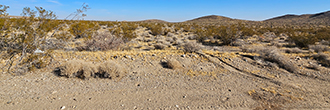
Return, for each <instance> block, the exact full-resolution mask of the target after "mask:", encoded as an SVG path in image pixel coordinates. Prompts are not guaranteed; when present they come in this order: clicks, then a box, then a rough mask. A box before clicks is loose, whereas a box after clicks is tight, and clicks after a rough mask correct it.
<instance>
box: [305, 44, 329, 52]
mask: <svg viewBox="0 0 330 110" xmlns="http://www.w3.org/2000/svg"><path fill="white" fill-rule="evenodd" d="M308 48H309V49H312V50H314V51H315V52H325V51H329V50H330V49H329V47H328V46H327V45H309V46H308Z"/></svg>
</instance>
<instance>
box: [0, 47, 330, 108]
mask: <svg viewBox="0 0 330 110" xmlns="http://www.w3.org/2000/svg"><path fill="white" fill-rule="evenodd" d="M209 55H210V54H204V55H201V54H182V53H176V54H163V53H158V54H155V55H154V54H144V55H138V54H136V55H131V56H130V57H132V58H126V57H124V56H119V57H118V58H116V59H114V60H117V61H118V62H122V63H123V66H125V68H126V69H127V70H128V73H127V75H126V76H125V77H123V78H122V79H120V80H111V79H103V78H91V79H87V80H83V79H78V78H66V77H59V76H57V75H55V74H54V73H53V72H52V69H54V68H51V69H45V70H38V71H35V72H33V73H28V74H26V75H23V76H11V75H9V74H1V75H0V85H1V89H0V108H1V109H4V110H9V109H27V110H31V109H77V110H80V109H235V110H239V109H241V110H246V109H323V110H326V109H330V80H329V79H330V77H329V76H330V73H329V72H328V71H326V70H327V69H325V70H322V71H313V70H309V69H306V70H305V69H304V70H305V72H309V74H315V75H316V76H318V77H314V76H313V75H299V74H294V73H290V72H288V71H285V70H284V69H281V68H269V67H264V66H262V65H257V64H256V60H253V59H251V58H249V57H246V56H244V55H242V54H240V53H227V54H213V55H214V56H209ZM164 57H165V58H164ZM170 58H172V59H176V60H178V61H179V62H181V64H182V66H183V69H177V70H173V69H169V68H166V67H165V66H164V65H162V63H161V62H162V61H163V60H166V59H170ZM304 60H305V59H303V60H302V61H304ZM297 63H299V62H297ZM302 67H303V66H302Z"/></svg>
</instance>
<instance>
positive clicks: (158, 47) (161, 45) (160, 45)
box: [154, 43, 166, 50]
mask: <svg viewBox="0 0 330 110" xmlns="http://www.w3.org/2000/svg"><path fill="white" fill-rule="evenodd" d="M154 47H155V49H159V50H164V49H165V47H166V46H165V45H163V44H160V43H158V44H155V45H154Z"/></svg>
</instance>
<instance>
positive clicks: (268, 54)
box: [258, 47, 298, 73]
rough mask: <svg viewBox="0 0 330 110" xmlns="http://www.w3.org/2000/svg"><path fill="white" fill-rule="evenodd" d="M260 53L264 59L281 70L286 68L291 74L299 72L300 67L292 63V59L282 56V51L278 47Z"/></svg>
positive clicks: (265, 49)
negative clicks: (273, 63)
mask: <svg viewBox="0 0 330 110" xmlns="http://www.w3.org/2000/svg"><path fill="white" fill-rule="evenodd" d="M258 53H259V54H260V56H261V57H262V58H263V59H265V60H268V61H270V62H275V63H277V64H278V65H279V66H280V67H281V68H284V69H285V70H287V71H289V72H292V73H297V72H298V66H297V65H295V64H294V63H293V62H290V59H289V58H288V57H286V56H284V55H282V54H280V51H279V50H278V49H277V48H276V47H269V48H264V49H262V50H260V51H258Z"/></svg>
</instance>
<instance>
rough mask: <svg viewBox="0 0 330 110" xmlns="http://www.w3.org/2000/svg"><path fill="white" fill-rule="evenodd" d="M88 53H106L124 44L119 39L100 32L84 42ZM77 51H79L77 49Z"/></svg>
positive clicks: (108, 33)
mask: <svg viewBox="0 0 330 110" xmlns="http://www.w3.org/2000/svg"><path fill="white" fill-rule="evenodd" d="M85 43H86V47H85V48H81V49H86V50H88V51H106V50H116V49H119V48H120V47H121V46H122V44H123V43H124V41H123V39H122V38H121V37H118V36H115V35H113V34H111V33H110V32H100V33H96V34H95V35H93V37H92V38H91V39H88V40H86V41H85ZM78 50H79V49H78Z"/></svg>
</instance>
